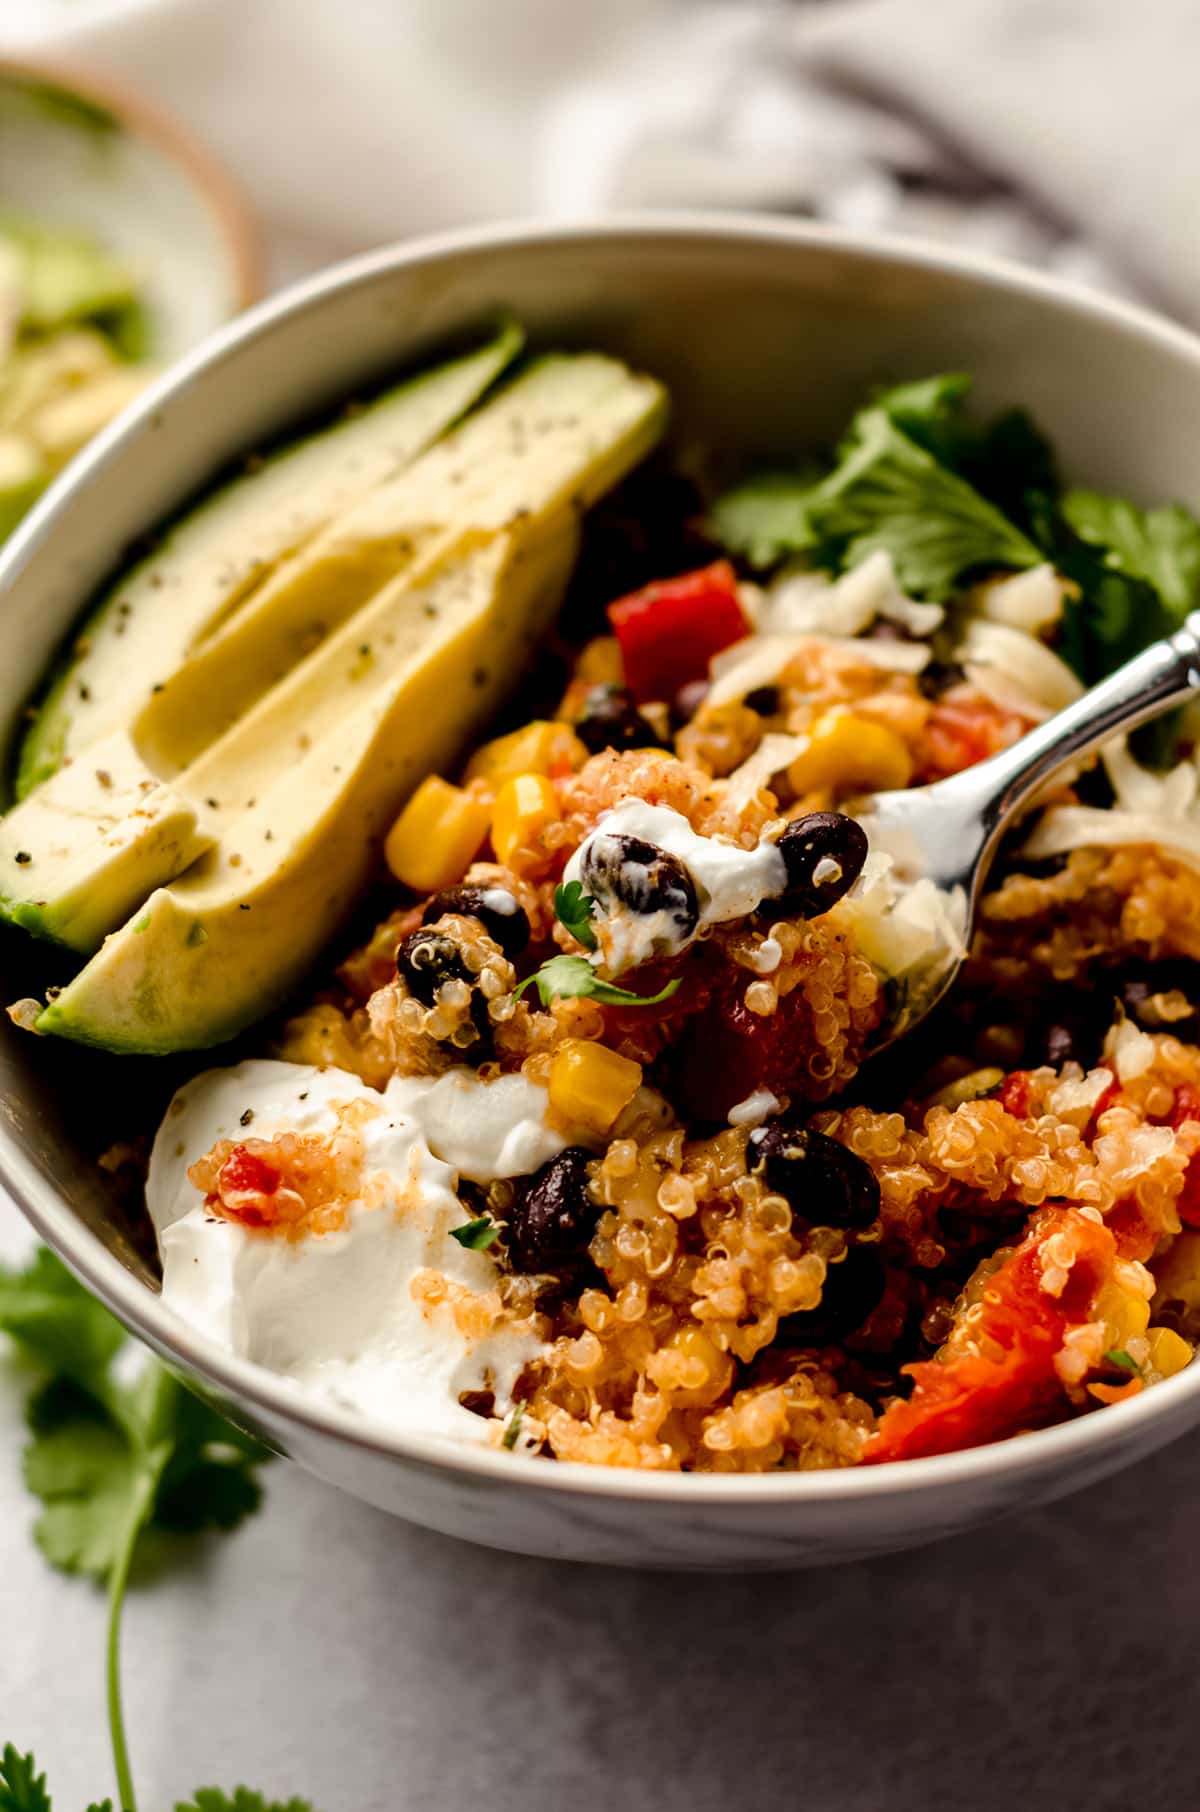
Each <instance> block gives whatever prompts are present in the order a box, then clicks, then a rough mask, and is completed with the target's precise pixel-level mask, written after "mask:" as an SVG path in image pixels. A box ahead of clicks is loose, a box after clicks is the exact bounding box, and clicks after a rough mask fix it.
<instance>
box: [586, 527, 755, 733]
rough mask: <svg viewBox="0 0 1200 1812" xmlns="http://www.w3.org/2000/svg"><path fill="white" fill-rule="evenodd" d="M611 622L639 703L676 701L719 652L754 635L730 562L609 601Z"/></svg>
mask: <svg viewBox="0 0 1200 1812" xmlns="http://www.w3.org/2000/svg"><path fill="white" fill-rule="evenodd" d="M608 620H609V622H610V623H611V624H612V627H613V633H614V634H615V636H616V638H617V641H618V642H619V643H620V646H621V658H622V660H623V662H624V664H625V684H626V685H627V686H628V687H629V689H630V691H631V692H632V693H633V695H634V697H635V698H636V699H637V701H638V703H639V704H645V703H646V701H647V700H648V699H666V700H668V701H669V700H671V699H672V698H674V696H675V694H676V693H677V692H678V690H679V688H680V687H681V686H683V685H686V684H687V682H688V680H694V679H703V678H705V677H706V676H707V674H708V663H709V661H710V660H711V659H712V657H713V655H714V654H719V653H720V652H721V650H722V648H728V647H729V645H730V644H731V643H732V642H739V641H741V639H742V637H743V636H744V635H748V634H749V633H750V625H749V623H748V622H747V621H746V617H745V614H744V613H743V610H742V607H741V604H740V603H739V601H738V594H737V577H736V575H735V573H734V570H733V568H732V566H730V564H729V562H728V560H718V561H716V562H715V564H714V565H712V566H703V567H701V568H699V570H698V571H696V572H693V573H683V574H681V576H680V577H679V578H678V579H657V580H655V582H654V583H653V584H652V585H647V586H645V587H644V588H643V589H642V590H641V591H634V592H630V594H629V596H628V597H626V598H618V599H617V601H616V603H615V604H610V605H609V607H608Z"/></svg>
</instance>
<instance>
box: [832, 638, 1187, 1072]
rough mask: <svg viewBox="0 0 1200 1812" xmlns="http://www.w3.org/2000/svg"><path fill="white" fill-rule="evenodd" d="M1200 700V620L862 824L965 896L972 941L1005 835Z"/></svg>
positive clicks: (901, 1028) (922, 1008)
mask: <svg viewBox="0 0 1200 1812" xmlns="http://www.w3.org/2000/svg"><path fill="white" fill-rule="evenodd" d="M1197 691H1200V611H1194V612H1193V613H1192V615H1191V616H1189V617H1188V618H1187V620H1186V622H1185V623H1184V625H1183V627H1182V629H1179V630H1177V631H1176V633H1175V634H1174V635H1173V636H1170V637H1168V638H1167V640H1165V641H1162V642H1156V643H1154V645H1153V646H1152V647H1150V648H1145V649H1143V650H1142V652H1141V653H1140V654H1138V655H1135V656H1134V658H1133V660H1131V661H1127V662H1126V663H1125V665H1124V666H1123V667H1120V668H1118V670H1117V671H1116V673H1112V674H1110V675H1109V677H1108V678H1107V679H1105V680H1101V681H1100V683H1099V685H1096V686H1093V687H1092V688H1091V690H1090V691H1088V692H1085V693H1084V694H1083V696H1082V698H1078V699H1076V700H1075V702H1074V704H1071V705H1068V706H1067V708H1066V709H1065V710H1064V711H1059V712H1057V713H1056V714H1055V716H1053V717H1050V718H1047V719H1046V721H1045V723H1041V724H1038V725H1037V727H1036V728H1035V729H1033V730H1030V731H1029V733H1028V735H1026V736H1023V737H1022V738H1021V740H1020V741H1019V742H1017V743H1014V744H1013V746H1012V747H1011V748H1009V749H1003V750H1001V752H1000V753H999V754H998V755H992V756H990V757H989V759H988V760H987V761H981V762H979V763H977V764H976V766H975V767H972V768H966V769H964V770H963V772H962V773H959V774H952V775H951V776H950V778H949V779H948V780H938V781H935V782H934V783H933V784H932V785H930V786H922V787H909V788H907V789H906V790H905V791H903V792H896V793H877V794H875V795H873V796H872V798H871V799H870V800H869V801H868V802H867V803H866V805H865V806H864V807H863V809H862V813H861V815H862V816H863V817H868V816H869V818H870V820H871V824H872V825H873V827H874V829H875V831H876V834H877V835H879V834H882V838H883V840H884V841H885V842H886V843H887V844H888V845H889V846H891V845H892V844H893V843H898V844H903V845H904V846H905V848H906V849H908V850H911V852H912V859H911V862H908V861H906V864H905V866H906V867H911V868H912V870H913V872H914V874H915V873H920V874H922V875H928V876H929V878H930V879H931V880H932V881H933V882H934V883H935V885H936V886H937V887H939V888H941V889H943V890H944V891H945V892H947V893H951V894H952V893H954V892H955V891H956V890H961V893H962V895H963V896H964V898H965V905H966V930H967V941H968V942H969V940H970V931H971V926H972V924H973V922H974V918H975V911H976V907H977V905H978V902H979V894H980V890H981V888H982V885H983V882H984V880H985V879H986V876H987V872H988V869H989V867H990V866H991V862H992V858H993V857H994V856H995V853H996V849H997V847H998V845H999V843H1000V840H1001V838H1002V837H1003V836H1004V834H1005V832H1006V831H1007V830H1009V829H1010V828H1011V826H1012V824H1013V821H1014V820H1015V819H1016V818H1017V816H1018V815H1019V814H1020V812H1021V810H1022V808H1023V807H1025V806H1027V805H1028V804H1029V803H1030V801H1031V800H1032V799H1033V797H1034V796H1035V795H1036V794H1037V793H1038V792H1039V791H1041V789H1042V788H1043V787H1045V786H1046V785H1047V784H1048V783H1049V782H1050V781H1051V780H1053V779H1054V776H1055V775H1056V774H1058V773H1061V772H1062V770H1063V769H1064V768H1066V767H1069V766H1070V765H1071V763H1073V762H1076V761H1078V760H1079V759H1080V757H1081V756H1085V755H1089V754H1092V753H1093V752H1094V751H1095V750H1096V749H1098V748H1100V747H1101V746H1102V745H1103V744H1104V743H1106V742H1108V741H1109V740H1110V739H1111V738H1112V737H1114V736H1118V735H1120V734H1121V733H1122V732H1124V731H1128V730H1135V729H1136V728H1137V727H1138V725H1139V724H1143V723H1146V722H1147V721H1148V720H1149V719H1150V718H1152V717H1157V716H1158V715H1159V714H1160V713H1161V712H1163V711H1167V710H1169V709H1170V708H1171V706H1172V705H1178V704H1181V703H1182V702H1183V701H1184V700H1185V699H1187V698H1189V697H1191V696H1192V694H1193V693H1195V692H1197ZM963 954H965V953H960V954H959V955H958V956H957V958H956V959H955V960H954V961H952V962H950V963H949V964H948V966H947V968H946V970H945V972H944V973H943V974H942V975H941V976H940V977H939V978H937V979H936V980H931V982H930V985H929V989H928V992H925V991H924V990H923V991H922V996H921V998H920V1000H919V1002H911V1003H909V1004H908V1005H906V1006H905V1008H904V1009H903V1010H901V1011H899V1012H898V1013H897V1015H896V1016H895V1017H893V1019H892V1020H891V1021H890V1022H888V1023H885V1025H884V1026H881V1027H880V1032H879V1035H878V1037H877V1039H876V1041H875V1042H874V1043H873V1044H872V1047H871V1049H872V1054H874V1053H875V1052H877V1051H880V1050H882V1049H884V1047H885V1046H887V1045H890V1044H892V1043H893V1042H894V1041H895V1039H896V1038H898V1037H901V1036H903V1035H904V1034H906V1033H908V1032H910V1031H911V1030H912V1029H913V1027H914V1026H916V1025H919V1024H920V1022H921V1020H923V1019H924V1018H925V1017H926V1015H927V1014H928V1013H929V1011H930V1010H931V1009H932V1008H933V1007H934V1006H936V1005H937V1003H938V1001H939V1000H941V998H942V996H943V995H944V994H945V992H946V990H947V988H949V986H950V984H951V983H952V982H953V980H954V978H955V976H956V975H957V974H958V971H959V969H960V968H961V967H962V961H963Z"/></svg>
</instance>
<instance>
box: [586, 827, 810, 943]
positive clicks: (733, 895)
mask: <svg viewBox="0 0 1200 1812" xmlns="http://www.w3.org/2000/svg"><path fill="white" fill-rule="evenodd" d="M619 837H630V838H634V839H636V840H637V841H638V842H641V843H649V844H652V845H653V846H654V847H655V848H656V849H661V850H665V851H666V852H667V854H668V855H670V856H674V857H675V859H676V860H677V861H678V862H680V863H682V865H683V867H684V868H685V869H686V870H687V873H688V875H689V876H690V877H691V880H692V883H693V885H694V887H695V890H696V904H697V907H698V916H697V917H696V919H695V921H694V923H692V924H690V925H685V924H684V923H682V922H681V920H680V919H679V917H678V916H677V915H676V914H674V913H672V912H670V911H666V910H657V911H649V912H634V911H632V910H630V909H629V907H628V906H626V905H624V904H623V903H622V902H621V900H620V899H619V897H616V896H613V895H611V894H610V895H609V897H607V898H606V899H605V900H603V901H602V902H601V903H600V911H599V912H598V915H597V917H596V920H595V926H596V931H597V933H598V935H599V938H600V943H601V948H602V950H603V952H604V957H605V961H606V964H607V966H608V968H609V969H610V971H611V972H612V973H613V974H614V975H620V974H621V973H622V972H623V971H624V970H626V969H636V968H637V967H638V965H639V964H641V963H645V962H649V961H651V960H652V958H654V957H656V956H677V955H678V954H679V953H680V951H682V950H684V949H685V948H686V947H687V945H688V944H690V943H691V942H692V940H693V938H694V937H695V936H696V935H697V933H698V932H699V931H700V930H701V929H702V928H703V927H704V926H706V925H723V924H725V923H726V922H727V921H728V920H730V919H740V918H745V916H746V914H747V913H750V912H753V911H754V909H755V907H756V906H758V905H760V904H761V902H762V901H763V900H768V899H774V898H776V897H777V896H778V895H779V894H781V893H783V891H784V889H785V888H786V886H787V866H786V864H785V862H784V859H783V857H782V855H781V854H780V852H779V850H778V849H777V848H776V846H775V844H774V843H759V844H757V845H756V846H755V848H754V849H743V848H741V846H740V845H739V844H737V843H731V842H726V841H724V840H723V839H722V838H720V837H702V836H701V835H700V833H699V832H698V831H694V830H693V829H692V827H691V825H690V824H689V823H688V821H687V819H686V818H685V817H684V816H683V813H682V812H677V811H674V810H673V809H672V807H670V806H668V805H647V803H646V802H645V800H643V799H626V800H623V801H622V803H621V804H620V805H618V806H616V807H614V809H613V810H612V811H609V812H605V813H604V815H603V816H602V817H601V818H600V820H599V822H598V823H597V825H596V828H595V830H594V831H593V832H592V833H591V835H590V836H589V837H585V838H584V840H583V842H582V843H581V844H580V846H579V848H578V849H577V850H576V851H575V853H574V855H573V856H572V857H571V860H570V861H569V862H568V863H567V866H566V871H565V876H564V878H565V879H566V880H567V881H578V882H579V883H580V885H581V886H582V887H583V889H584V891H585V892H587V891H588V869H589V865H590V858H591V852H592V849H593V846H597V845H601V844H603V845H606V846H607V847H609V848H611V847H612V846H611V844H610V843H609V839H611V838H619Z"/></svg>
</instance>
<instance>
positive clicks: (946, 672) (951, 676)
mask: <svg viewBox="0 0 1200 1812" xmlns="http://www.w3.org/2000/svg"><path fill="white" fill-rule="evenodd" d="M966 677H967V670H966V668H965V667H960V666H959V664H958V662H957V661H929V662H928V663H927V664H926V666H924V667H923V668H922V669H921V671H920V673H919V674H918V675H917V687H918V689H919V690H920V692H921V693H922V695H923V696H924V697H925V698H940V697H941V696H942V693H943V692H949V690H950V688H951V686H961V685H962V684H963V682H964V681H965V679H966Z"/></svg>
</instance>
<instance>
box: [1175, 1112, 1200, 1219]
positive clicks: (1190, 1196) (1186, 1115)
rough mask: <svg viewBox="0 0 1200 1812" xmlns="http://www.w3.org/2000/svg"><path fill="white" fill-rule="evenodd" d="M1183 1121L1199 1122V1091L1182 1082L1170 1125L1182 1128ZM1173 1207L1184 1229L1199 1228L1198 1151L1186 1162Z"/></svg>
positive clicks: (1199, 1184) (1199, 1177) (1199, 1157)
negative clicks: (1180, 1186) (1181, 1184)
mask: <svg viewBox="0 0 1200 1812" xmlns="http://www.w3.org/2000/svg"><path fill="white" fill-rule="evenodd" d="M1185 1120H1200V1089H1197V1088H1195V1087H1193V1085H1192V1084H1191V1083H1190V1082H1184V1083H1182V1084H1181V1085H1180V1087H1179V1088H1177V1089H1176V1090H1175V1105H1174V1107H1173V1108H1172V1109H1171V1116H1170V1124H1171V1125H1172V1126H1182V1125H1183V1123H1184V1121H1185ZM1175 1207H1176V1209H1177V1211H1178V1214H1179V1218H1180V1220H1181V1221H1182V1222H1183V1224H1184V1226H1185V1227H1200V1151H1198V1152H1196V1153H1195V1155H1194V1156H1193V1157H1191V1158H1190V1159H1189V1160H1188V1167H1187V1169H1186V1170H1185V1171H1184V1173H1183V1188H1182V1190H1181V1191H1180V1195H1179V1200H1178V1201H1177V1202H1176V1204H1175Z"/></svg>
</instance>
